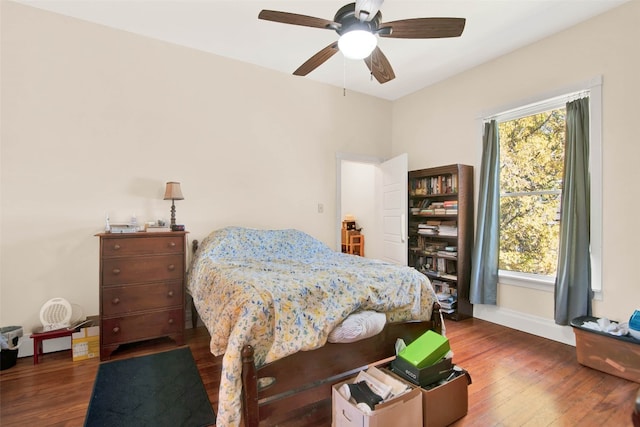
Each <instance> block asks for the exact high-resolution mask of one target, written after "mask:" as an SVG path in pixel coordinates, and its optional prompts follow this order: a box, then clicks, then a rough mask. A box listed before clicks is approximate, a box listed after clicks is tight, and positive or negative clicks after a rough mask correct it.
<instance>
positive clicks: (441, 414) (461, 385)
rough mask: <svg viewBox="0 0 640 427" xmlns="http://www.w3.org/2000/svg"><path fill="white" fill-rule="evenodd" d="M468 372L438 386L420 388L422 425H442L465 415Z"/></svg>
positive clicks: (469, 378)
mask: <svg viewBox="0 0 640 427" xmlns="http://www.w3.org/2000/svg"><path fill="white" fill-rule="evenodd" d="M469 384H471V377H470V376H469V374H468V373H465V374H463V375H459V376H457V377H456V378H454V379H452V380H451V381H448V382H446V383H444V384H442V385H439V386H438V387H435V388H432V389H429V390H427V389H420V390H422V412H423V417H422V418H423V427H444V426H448V425H449V424H452V423H453V422H455V421H456V420H459V419H460V418H462V417H464V416H465V415H467V411H468V407H469V397H468V390H467V388H468V386H469Z"/></svg>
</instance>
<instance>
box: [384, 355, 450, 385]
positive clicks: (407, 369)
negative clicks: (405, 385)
mask: <svg viewBox="0 0 640 427" xmlns="http://www.w3.org/2000/svg"><path fill="white" fill-rule="evenodd" d="M452 369H453V364H452V363H451V359H442V360H441V361H439V362H436V363H434V364H433V365H431V366H427V367H424V368H422V369H420V368H417V367H415V366H413V365H412V364H411V363H409V362H407V361H406V360H404V359H403V358H402V357H396V358H395V359H394V360H393V361H392V362H391V370H393V372H395V373H396V374H398V375H399V376H400V377H402V378H404V379H405V380H408V381H410V382H412V383H413V384H416V385H419V386H423V387H424V386H428V385H429V384H433V383H435V382H438V381H440V380H442V379H445V378H447V377H448V376H449V375H450V374H451V372H452V371H451V370H452Z"/></svg>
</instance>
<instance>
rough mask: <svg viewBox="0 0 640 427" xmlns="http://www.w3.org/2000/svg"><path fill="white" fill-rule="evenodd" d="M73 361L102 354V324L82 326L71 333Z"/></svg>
mask: <svg viewBox="0 0 640 427" xmlns="http://www.w3.org/2000/svg"><path fill="white" fill-rule="evenodd" d="M71 351H72V353H73V361H74V362H76V361H78V360H86V359H92V358H94V357H99V356H100V326H89V327H86V328H81V329H80V330H79V331H78V332H74V333H73V334H72V335H71Z"/></svg>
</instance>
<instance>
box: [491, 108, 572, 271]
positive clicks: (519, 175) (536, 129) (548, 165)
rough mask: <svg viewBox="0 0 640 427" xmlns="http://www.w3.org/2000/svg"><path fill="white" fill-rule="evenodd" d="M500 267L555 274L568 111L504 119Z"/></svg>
mask: <svg viewBox="0 0 640 427" xmlns="http://www.w3.org/2000/svg"><path fill="white" fill-rule="evenodd" d="M499 137H500V194H501V197H500V258H499V268H500V269H501V270H509V271H517V272H523V273H533V274H541V275H549V276H555V273H556V267H557V263H558V242H559V235H560V198H561V192H562V169H563V166H564V142H565V109H564V108H560V109H556V110H552V111H547V112H544V113H540V114H534V115H532V116H527V117H523V118H519V119H515V120H510V121H505V122H501V123H499Z"/></svg>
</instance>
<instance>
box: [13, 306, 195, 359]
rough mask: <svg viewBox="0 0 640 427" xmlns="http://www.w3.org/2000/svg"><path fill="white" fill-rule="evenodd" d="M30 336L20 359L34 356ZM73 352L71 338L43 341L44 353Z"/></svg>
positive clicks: (188, 323) (22, 342) (22, 343)
mask: <svg viewBox="0 0 640 427" xmlns="http://www.w3.org/2000/svg"><path fill="white" fill-rule="evenodd" d="M185 329H191V312H189V311H187V312H185ZM29 335H30V334H26V335H23V336H22V337H21V338H20V340H19V342H20V347H19V348H18V357H29V356H33V340H32V339H31V338H29ZM62 350H71V337H60V338H52V339H50V340H44V341H42V352H43V353H45V354H46V353H53V352H55V351H62Z"/></svg>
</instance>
